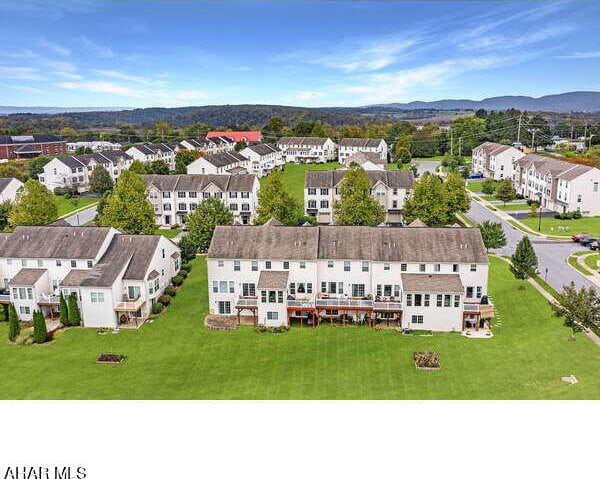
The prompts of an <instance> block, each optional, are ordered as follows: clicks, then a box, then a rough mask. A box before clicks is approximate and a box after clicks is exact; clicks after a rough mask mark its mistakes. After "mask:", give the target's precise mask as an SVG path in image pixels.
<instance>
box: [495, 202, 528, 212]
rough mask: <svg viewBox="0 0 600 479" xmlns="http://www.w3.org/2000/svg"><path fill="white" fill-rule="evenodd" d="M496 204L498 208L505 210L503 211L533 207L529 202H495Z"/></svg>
mask: <svg viewBox="0 0 600 479" xmlns="http://www.w3.org/2000/svg"><path fill="white" fill-rule="evenodd" d="M494 206H495V207H496V208H497V209H499V210H503V211H523V210H529V209H531V207H530V206H529V205H528V204H527V203H506V205H504V204H502V203H500V204H496V203H494Z"/></svg>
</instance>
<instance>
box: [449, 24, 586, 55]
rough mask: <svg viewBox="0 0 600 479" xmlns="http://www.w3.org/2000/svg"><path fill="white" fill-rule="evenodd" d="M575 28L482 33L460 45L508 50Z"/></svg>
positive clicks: (551, 27)
mask: <svg viewBox="0 0 600 479" xmlns="http://www.w3.org/2000/svg"><path fill="white" fill-rule="evenodd" d="M574 30H575V27H574V26H573V25H552V26H549V27H543V28H542V27H540V28H538V29H536V30H535V31H533V32H531V33H524V34H519V35H509V34H498V35H482V36H480V37H477V38H471V39H469V40H467V41H465V42H463V43H460V44H459V45H458V47H459V48H460V49H462V50H465V51H472V50H491V49H502V50H505V51H506V50H507V49H511V48H517V47H522V46H525V45H531V44H534V43H541V42H545V41H547V40H550V39H551V38H555V37H559V36H562V35H565V34H567V33H570V32H573V31H574Z"/></svg>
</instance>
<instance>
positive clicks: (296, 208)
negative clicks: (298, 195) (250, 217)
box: [254, 169, 302, 225]
mask: <svg viewBox="0 0 600 479" xmlns="http://www.w3.org/2000/svg"><path fill="white" fill-rule="evenodd" d="M258 202H259V205H258V209H257V210H256V213H257V216H256V220H255V221H254V224H257V225H262V224H264V223H266V222H267V221H269V220H270V219H271V218H275V219H277V220H279V221H280V222H281V223H283V224H284V225H297V224H298V222H299V221H300V218H301V216H302V211H301V205H300V203H299V202H298V201H297V200H296V199H295V198H294V197H293V196H292V195H291V194H290V193H289V192H288V191H287V189H286V188H285V187H284V186H283V183H282V182H281V172H280V171H279V170H278V169H274V170H273V171H272V172H271V173H270V174H269V176H267V177H266V178H265V180H264V183H263V184H262V185H261V187H260V191H259V192H258Z"/></svg>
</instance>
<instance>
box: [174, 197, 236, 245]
mask: <svg viewBox="0 0 600 479" xmlns="http://www.w3.org/2000/svg"><path fill="white" fill-rule="evenodd" d="M186 219H187V224H188V234H187V235H185V237H186V238H188V240H189V241H190V243H192V244H194V245H197V248H199V249H200V250H201V251H206V250H207V249H208V247H209V246H210V241H211V239H212V237H213V233H214V232H215V228H216V227H217V225H232V224H233V214H232V213H231V211H229V208H227V207H226V206H225V204H224V203H223V202H222V201H221V200H220V199H219V198H215V197H214V196H211V197H209V198H205V199H203V200H202V202H201V203H200V204H199V205H198V207H197V208H196V209H195V210H194V211H193V212H191V213H189V214H188V215H187V217H186Z"/></svg>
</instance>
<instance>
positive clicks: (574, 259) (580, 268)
mask: <svg viewBox="0 0 600 479" xmlns="http://www.w3.org/2000/svg"><path fill="white" fill-rule="evenodd" d="M577 256H580V255H571V256H569V258H568V259H567V261H568V262H569V264H570V265H571V266H572V267H573V268H575V269H576V270H577V271H579V272H580V273H581V274H583V275H585V276H591V275H592V273H590V272H589V271H588V270H587V269H585V268H584V267H583V266H581V265H580V264H579V263H578V262H577Z"/></svg>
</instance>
